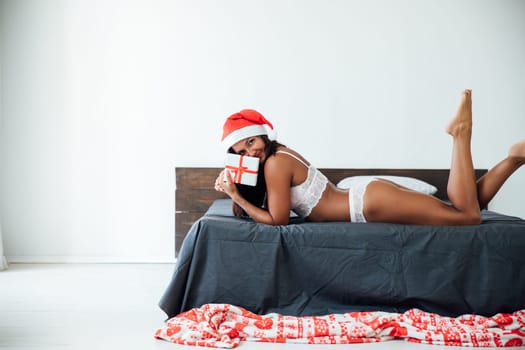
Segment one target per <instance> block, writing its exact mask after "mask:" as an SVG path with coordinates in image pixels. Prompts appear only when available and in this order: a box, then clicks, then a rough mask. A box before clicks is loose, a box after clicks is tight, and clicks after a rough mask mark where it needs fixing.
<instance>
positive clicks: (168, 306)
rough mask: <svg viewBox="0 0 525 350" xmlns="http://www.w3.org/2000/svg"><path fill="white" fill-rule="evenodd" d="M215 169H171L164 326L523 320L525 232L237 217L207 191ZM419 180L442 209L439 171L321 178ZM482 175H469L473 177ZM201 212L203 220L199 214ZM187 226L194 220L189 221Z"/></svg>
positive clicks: (507, 220) (496, 216)
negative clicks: (183, 322) (209, 317)
mask: <svg viewBox="0 0 525 350" xmlns="http://www.w3.org/2000/svg"><path fill="white" fill-rule="evenodd" d="M219 171H220V169H218V168H177V169H176V178H177V189H176V220H177V224H176V228H177V230H181V229H185V227H184V225H187V227H189V229H188V230H187V231H186V232H184V233H182V232H177V241H180V240H182V241H183V242H182V244H180V242H179V243H177V246H176V251H177V264H176V267H175V271H174V274H173V277H172V279H171V281H170V282H169V284H168V286H167V288H166V290H165V292H164V294H163V296H162V298H161V300H160V304H159V305H160V307H161V309H162V310H164V312H166V314H167V315H168V317H173V316H175V315H177V314H179V313H180V312H183V311H186V310H189V309H192V308H195V307H200V306H202V305H204V304H209V303H225V304H233V305H237V306H240V307H243V308H245V309H247V310H249V311H252V312H254V313H257V314H267V313H270V312H276V313H280V314H284V315H294V316H308V315H326V314H331V313H344V312H349V311H368V310H381V311H389V312H404V311H406V310H409V309H412V308H418V309H421V310H423V311H428V312H433V313H437V314H440V315H446V316H458V315H462V314H469V313H474V314H478V315H486V316H489V315H490V316H491V315H494V314H496V313H499V312H513V311H516V310H521V309H525V254H524V252H525V221H524V220H522V219H520V218H517V217H511V216H506V215H503V214H500V213H496V212H493V211H489V210H486V209H484V210H483V212H482V219H483V222H482V223H481V224H480V225H476V226H462V227H461V226H457V227H455V226H446V227H441V226H440V227H438V226H420V225H398V224H385V223H367V224H358V223H349V222H333V223H311V222H305V221H304V220H302V219H300V218H298V217H292V219H291V221H290V224H289V225H287V226H268V225H262V224H257V223H255V222H253V221H252V220H250V219H242V218H236V217H234V216H233V214H232V211H231V201H230V200H229V199H227V198H224V197H221V194H219V193H217V192H215V191H213V189H212V188H211V185H210V184H213V181H214V179H215V177H216V176H217V174H218V172H219ZM321 171H323V173H325V174H326V175H327V176H328V177H329V179H331V180H332V182H335V183H337V182H338V181H339V180H341V179H342V178H345V177H347V176H353V175H363V174H373V175H381V174H392V175H400V176H411V177H415V178H419V179H422V180H425V181H427V182H429V183H431V184H433V185H435V186H436V187H437V188H438V192H437V193H436V196H438V197H439V198H442V199H445V200H446V190H445V188H446V181H447V178H448V171H447V170H442V169H437V170H436V169H423V170H410V169H408V170H407V169H321ZM485 171H486V170H476V175H477V176H478V177H479V176H481V175H482V174H483V173H484V172H485ZM200 211H202V212H200ZM191 218H195V221H194V222H193V221H192V220H191Z"/></svg>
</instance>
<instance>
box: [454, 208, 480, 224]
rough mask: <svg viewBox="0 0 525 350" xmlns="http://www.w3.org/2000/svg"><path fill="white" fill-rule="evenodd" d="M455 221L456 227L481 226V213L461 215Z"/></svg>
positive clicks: (474, 212) (473, 212)
mask: <svg viewBox="0 0 525 350" xmlns="http://www.w3.org/2000/svg"><path fill="white" fill-rule="evenodd" d="M457 221H458V222H457V223H456V224H457V225H479V224H481V212H479V211H472V212H465V213H461V215H459V216H458V219H457Z"/></svg>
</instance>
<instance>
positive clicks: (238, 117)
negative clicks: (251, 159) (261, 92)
mask: <svg viewBox="0 0 525 350" xmlns="http://www.w3.org/2000/svg"><path fill="white" fill-rule="evenodd" d="M258 135H267V136H268V138H269V139H270V140H272V141H273V140H275V139H276V136H277V134H276V132H275V131H274V129H273V125H272V123H270V122H269V121H268V120H267V119H266V118H265V117H264V116H263V115H262V114H261V113H259V112H257V111H256V110H253V109H243V110H242V111H240V112H237V113H235V114H232V115H231V116H229V117H228V118H227V119H226V122H224V127H223V133H222V141H221V142H222V145H223V146H224V148H225V149H226V150H228V149H229V148H230V147H231V146H233V145H235V144H236V143H237V142H239V141H241V140H243V139H245V138H247V137H251V136H258Z"/></svg>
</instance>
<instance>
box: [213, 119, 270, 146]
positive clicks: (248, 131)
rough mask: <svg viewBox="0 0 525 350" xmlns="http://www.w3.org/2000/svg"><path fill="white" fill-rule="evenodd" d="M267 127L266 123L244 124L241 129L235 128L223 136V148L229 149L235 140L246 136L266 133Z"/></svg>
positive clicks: (237, 140)
mask: <svg viewBox="0 0 525 350" xmlns="http://www.w3.org/2000/svg"><path fill="white" fill-rule="evenodd" d="M269 129H270V128H269V127H268V126H267V125H250V126H245V127H244V128H242V129H237V130H235V131H232V132H231V133H230V134H229V135H228V136H226V137H225V138H224V140H222V145H223V146H224V148H225V149H229V148H230V147H231V146H233V145H235V144H236V143H237V142H239V141H241V140H243V139H245V138H247V137H250V136H258V135H268V130H269ZM270 130H271V129H270ZM272 131H273V130H272Z"/></svg>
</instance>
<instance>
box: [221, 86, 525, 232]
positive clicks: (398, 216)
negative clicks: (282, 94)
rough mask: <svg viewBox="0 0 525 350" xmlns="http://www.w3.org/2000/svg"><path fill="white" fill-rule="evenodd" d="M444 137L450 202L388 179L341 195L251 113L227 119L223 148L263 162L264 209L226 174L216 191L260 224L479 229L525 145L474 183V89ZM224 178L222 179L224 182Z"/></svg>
mask: <svg viewBox="0 0 525 350" xmlns="http://www.w3.org/2000/svg"><path fill="white" fill-rule="evenodd" d="M446 131H447V133H448V134H450V135H451V136H452V139H453V150H452V164H451V167H450V175H449V180H448V185H447V193H448V198H449V200H450V202H451V204H448V203H445V202H443V201H441V200H439V199H437V198H436V197H433V196H430V195H426V194H422V193H419V192H416V191H412V190H409V189H407V188H404V187H402V186H399V185H397V184H394V183H392V182H390V181H386V180H381V179H373V180H371V181H370V182H369V183H366V184H363V185H362V186H358V187H354V188H351V189H350V190H341V189H338V188H337V187H336V186H335V185H334V184H332V183H330V182H329V181H328V180H327V179H326V177H325V176H324V175H323V174H322V173H320V172H319V171H318V170H317V169H316V168H315V167H313V166H312V165H310V164H309V163H308V162H307V161H306V160H305V159H304V158H303V157H302V156H301V155H300V154H299V153H297V152H295V151H294V150H292V149H289V148H287V147H285V146H284V145H282V144H279V143H277V142H276V141H274V140H273V139H274V135H273V126H272V124H271V123H270V122H268V121H267V120H266V119H265V118H264V117H263V116H262V115H261V114H259V113H258V112H256V111H254V110H243V111H241V112H239V113H236V114H234V115H232V116H230V117H229V118H228V119H227V120H226V123H225V125H224V135H223V140H222V142H223V145H224V146H226V148H227V149H229V151H230V152H234V153H237V154H240V155H247V156H252V157H258V158H259V159H260V164H261V165H263V167H264V180H265V181H266V195H267V198H266V205H265V207H261V206H259V205H254V204H252V203H251V202H250V201H248V200H247V199H246V198H245V197H244V196H243V195H242V194H241V193H240V192H239V190H238V188H237V186H236V185H235V184H234V183H233V181H232V178H231V176H230V174H229V172H226V174H224V171H223V172H222V173H221V174H220V175H219V176H218V178H217V180H216V182H215V189H216V190H217V191H222V192H224V193H226V194H227V195H228V196H230V198H231V199H232V200H233V201H234V203H235V204H236V205H238V206H239V207H240V208H242V209H243V210H244V212H246V214H247V215H249V216H250V217H251V218H252V219H253V220H255V221H256V222H260V223H264V224H270V225H286V224H288V221H289V213H290V209H292V210H294V211H295V212H296V213H297V214H299V215H300V216H303V217H305V218H306V219H307V220H309V221H352V222H390V223H401V224H420V225H477V224H479V223H480V222H481V214H480V208H483V207H485V206H486V205H487V204H488V202H489V201H490V200H491V199H492V198H493V197H494V195H495V194H496V193H497V192H498V190H499V189H500V188H501V186H502V185H503V183H504V182H505V181H506V180H507V178H508V177H509V176H510V175H512V173H514V172H515V171H516V170H517V169H518V168H519V167H520V166H521V165H523V164H524V163H525V140H523V141H521V142H519V143H516V144H515V145H514V146H512V147H511V148H510V150H509V154H508V157H507V158H505V159H504V160H502V161H501V162H500V163H498V164H497V165H496V166H495V167H494V168H492V169H491V170H489V171H488V172H487V173H486V174H485V175H484V176H483V177H482V178H480V179H479V180H478V181H477V182H476V178H475V174H474V166H473V163H472V155H471V149H470V141H471V135H472V99H471V90H465V91H464V92H463V95H462V97H461V102H460V105H459V107H458V110H457V112H456V115H455V116H454V117H453V118H452V120H451V121H450V122H449V124H448V126H447V128H446ZM223 179H225V180H223Z"/></svg>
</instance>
